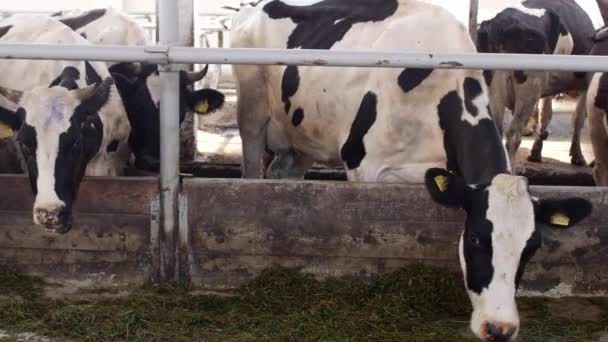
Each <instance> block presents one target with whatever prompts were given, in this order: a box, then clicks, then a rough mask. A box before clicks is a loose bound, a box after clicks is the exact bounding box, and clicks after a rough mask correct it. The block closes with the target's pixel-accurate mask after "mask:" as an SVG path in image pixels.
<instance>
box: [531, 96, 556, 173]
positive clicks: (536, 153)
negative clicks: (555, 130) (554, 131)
mask: <svg viewBox="0 0 608 342" xmlns="http://www.w3.org/2000/svg"><path fill="white" fill-rule="evenodd" d="M540 102H541V113H540V128H539V130H538V132H536V134H535V137H534V145H532V150H530V155H529V156H528V161H531V162H537V163H540V162H542V150H543V140H545V139H547V136H548V133H547V127H549V123H551V119H552V118H553V98H552V97H550V96H547V97H544V98H542V99H541V101H540ZM536 113H537V115H538V107H537V110H536Z"/></svg>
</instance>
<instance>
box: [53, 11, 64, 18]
mask: <svg viewBox="0 0 608 342" xmlns="http://www.w3.org/2000/svg"><path fill="white" fill-rule="evenodd" d="M62 15H63V11H59V12H55V13H53V14H51V17H61V16H62Z"/></svg>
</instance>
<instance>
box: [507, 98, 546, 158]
mask: <svg viewBox="0 0 608 342" xmlns="http://www.w3.org/2000/svg"><path fill="white" fill-rule="evenodd" d="M538 99H539V98H538V97H535V96H518V97H517V101H516V102H515V110H514V112H513V120H511V125H509V129H508V130H507V134H506V138H507V142H506V147H507V152H508V154H509V160H510V162H511V165H512V166H515V156H516V154H517V150H518V149H519V145H521V135H522V132H523V130H524V127H525V126H526V124H527V123H528V119H529V118H530V114H531V113H532V112H533V111H534V107H535V106H536V103H537V102H538Z"/></svg>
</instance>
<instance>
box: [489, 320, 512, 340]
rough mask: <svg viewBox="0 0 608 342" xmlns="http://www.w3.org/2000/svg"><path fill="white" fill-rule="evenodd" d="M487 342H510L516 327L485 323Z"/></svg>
mask: <svg viewBox="0 0 608 342" xmlns="http://www.w3.org/2000/svg"><path fill="white" fill-rule="evenodd" d="M485 325H486V329H485V330H486V332H487V340H488V341H496V342H508V341H510V340H511V338H512V337H513V335H515V332H516V331H517V327H516V326H515V325H513V324H508V323H486V324H485Z"/></svg>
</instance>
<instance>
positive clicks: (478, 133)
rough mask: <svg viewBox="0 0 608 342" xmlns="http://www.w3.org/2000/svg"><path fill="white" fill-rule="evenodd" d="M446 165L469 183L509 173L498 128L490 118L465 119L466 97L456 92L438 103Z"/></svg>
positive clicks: (484, 181)
mask: <svg viewBox="0 0 608 342" xmlns="http://www.w3.org/2000/svg"><path fill="white" fill-rule="evenodd" d="M437 111H438V113H439V126H440V127H441V129H442V130H443V131H444V138H443V146H444V149H445V152H446V156H447V168H448V170H450V171H453V172H455V173H456V174H458V175H461V176H462V177H464V179H465V181H466V183H467V184H482V183H489V182H490V181H491V180H492V179H493V178H494V176H495V175H496V174H499V173H508V170H507V157H506V153H505V152H504V147H503V145H502V141H501V139H500V136H499V134H498V129H497V127H496V125H495V124H494V121H493V120H491V119H482V120H480V121H479V123H478V124H477V125H476V126H473V125H471V124H470V123H469V122H467V121H464V120H462V115H463V111H464V106H463V100H462V98H461V97H460V95H459V94H458V92H457V91H455V90H454V91H451V92H449V93H448V94H446V95H445V96H444V97H443V98H442V99H441V101H440V102H439V105H438V106H437Z"/></svg>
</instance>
